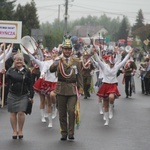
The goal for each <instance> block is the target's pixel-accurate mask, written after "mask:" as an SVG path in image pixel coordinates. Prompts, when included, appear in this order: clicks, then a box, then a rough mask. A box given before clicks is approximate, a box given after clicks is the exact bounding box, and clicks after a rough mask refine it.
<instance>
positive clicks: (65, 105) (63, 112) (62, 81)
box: [50, 38, 83, 140]
mask: <svg viewBox="0 0 150 150" xmlns="http://www.w3.org/2000/svg"><path fill="white" fill-rule="evenodd" d="M71 53H72V43H71V40H70V39H69V38H66V39H64V42H63V44H62V54H61V56H60V57H59V60H55V61H54V63H53V64H52V65H51V67H50V71H51V72H56V71H57V76H58V82H57V84H56V89H55V93H56V98H57V104H58V111H59V121H60V127H61V135H62V137H61V140H67V136H68V138H69V139H70V140H74V127H75V106H76V102H77V90H78V91H79V93H82V91H83V90H82V84H83V81H82V74H81V63H80V62H79V60H78V58H75V57H72V56H71ZM67 113H68V114H67ZM67 115H68V116H67ZM67 118H68V121H67Z"/></svg>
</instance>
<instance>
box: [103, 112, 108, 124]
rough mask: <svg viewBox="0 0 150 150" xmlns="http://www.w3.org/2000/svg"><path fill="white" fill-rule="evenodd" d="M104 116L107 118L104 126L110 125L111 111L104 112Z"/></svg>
mask: <svg viewBox="0 0 150 150" xmlns="http://www.w3.org/2000/svg"><path fill="white" fill-rule="evenodd" d="M104 116H105V118H106V121H105V123H104V126H108V125H109V113H108V112H104Z"/></svg>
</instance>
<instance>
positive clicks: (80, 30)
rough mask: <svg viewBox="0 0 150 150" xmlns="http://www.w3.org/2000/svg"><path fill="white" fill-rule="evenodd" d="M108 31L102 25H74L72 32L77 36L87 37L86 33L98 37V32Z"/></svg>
mask: <svg viewBox="0 0 150 150" xmlns="http://www.w3.org/2000/svg"><path fill="white" fill-rule="evenodd" d="M107 33H108V31H107V30H106V29H105V28H104V27H102V26H89V25H87V26H76V27H75V29H74V32H73V34H74V35H76V36H78V37H88V34H89V35H90V37H98V36H99V34H100V35H101V36H102V35H105V34H107Z"/></svg>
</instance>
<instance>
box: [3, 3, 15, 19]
mask: <svg viewBox="0 0 150 150" xmlns="http://www.w3.org/2000/svg"><path fill="white" fill-rule="evenodd" d="M15 2H16V0H13V1H11V2H10V1H8V0H0V20H13V19H14V16H13V15H14V7H15Z"/></svg>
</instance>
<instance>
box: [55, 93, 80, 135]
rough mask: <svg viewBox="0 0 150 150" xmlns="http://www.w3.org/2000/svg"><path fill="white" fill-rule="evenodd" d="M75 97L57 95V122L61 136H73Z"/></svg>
mask: <svg viewBox="0 0 150 150" xmlns="http://www.w3.org/2000/svg"><path fill="white" fill-rule="evenodd" d="M76 102H77V96H76V95H72V96H64V95H57V104H58V111H59V121H60V127H61V134H62V135H63V136H67V135H68V134H69V135H74V127H75V106H76Z"/></svg>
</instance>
